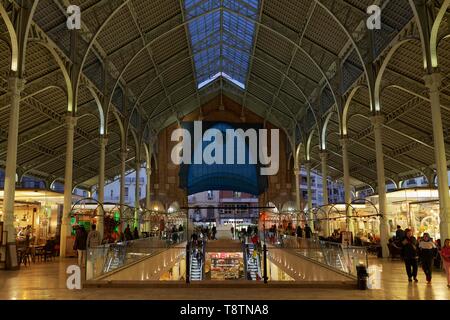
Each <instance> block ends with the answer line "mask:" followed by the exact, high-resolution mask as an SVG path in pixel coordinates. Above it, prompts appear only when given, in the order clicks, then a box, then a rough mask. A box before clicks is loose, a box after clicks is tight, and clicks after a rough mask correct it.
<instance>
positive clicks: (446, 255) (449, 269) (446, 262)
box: [440, 239, 450, 288]
mask: <svg viewBox="0 0 450 320" xmlns="http://www.w3.org/2000/svg"><path fill="white" fill-rule="evenodd" d="M440 254H441V257H442V264H443V266H444V270H445V274H446V275H447V287H449V288H450V239H445V241H444V246H443V247H442V250H441V252H440Z"/></svg>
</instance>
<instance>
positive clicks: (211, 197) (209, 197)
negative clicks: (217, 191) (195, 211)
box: [208, 190, 213, 200]
mask: <svg viewBox="0 0 450 320" xmlns="http://www.w3.org/2000/svg"><path fill="white" fill-rule="evenodd" d="M212 199H213V192H212V191H211V190H209V191H208V200H212Z"/></svg>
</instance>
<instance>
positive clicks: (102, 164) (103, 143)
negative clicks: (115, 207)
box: [97, 135, 108, 239]
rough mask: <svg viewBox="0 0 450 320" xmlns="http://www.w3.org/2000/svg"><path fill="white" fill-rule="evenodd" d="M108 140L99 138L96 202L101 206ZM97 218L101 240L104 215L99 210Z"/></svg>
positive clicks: (103, 195) (103, 197) (103, 200)
mask: <svg viewBox="0 0 450 320" xmlns="http://www.w3.org/2000/svg"><path fill="white" fill-rule="evenodd" d="M107 144H108V139H107V138H106V137H105V136H103V135H102V136H100V163H99V172H98V201H99V202H100V203H101V204H103V203H104V202H105V155H106V145H107ZM100 211H101V212H99V215H100V216H99V217H97V218H98V219H97V230H98V231H99V232H100V236H101V239H103V233H104V215H105V213H104V212H103V211H102V210H101V209H100Z"/></svg>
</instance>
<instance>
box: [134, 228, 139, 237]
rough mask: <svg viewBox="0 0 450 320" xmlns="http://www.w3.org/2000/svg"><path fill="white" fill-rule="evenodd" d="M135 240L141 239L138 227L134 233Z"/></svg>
mask: <svg viewBox="0 0 450 320" xmlns="http://www.w3.org/2000/svg"><path fill="white" fill-rule="evenodd" d="M133 239H134V240H136V239H139V231H138V228H137V227H134V231H133Z"/></svg>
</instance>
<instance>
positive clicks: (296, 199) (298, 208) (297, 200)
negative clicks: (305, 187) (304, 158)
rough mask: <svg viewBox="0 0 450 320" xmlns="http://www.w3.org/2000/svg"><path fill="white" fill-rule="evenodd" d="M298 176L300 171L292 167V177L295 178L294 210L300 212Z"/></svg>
mask: <svg viewBox="0 0 450 320" xmlns="http://www.w3.org/2000/svg"><path fill="white" fill-rule="evenodd" d="M300 174H301V171H300V169H299V168H298V167H294V176H295V206H296V208H295V209H296V210H300V209H301V206H300V204H301V201H300V188H301V186H300Z"/></svg>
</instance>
